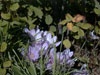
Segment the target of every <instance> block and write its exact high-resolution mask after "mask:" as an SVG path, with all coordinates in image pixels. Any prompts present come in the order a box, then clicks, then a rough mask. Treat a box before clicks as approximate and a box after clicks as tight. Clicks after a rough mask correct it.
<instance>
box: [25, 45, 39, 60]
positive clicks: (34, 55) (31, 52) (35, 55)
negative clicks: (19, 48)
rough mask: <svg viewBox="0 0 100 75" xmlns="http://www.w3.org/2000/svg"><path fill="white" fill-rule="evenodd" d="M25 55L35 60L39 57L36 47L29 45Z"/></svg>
mask: <svg viewBox="0 0 100 75" xmlns="http://www.w3.org/2000/svg"><path fill="white" fill-rule="evenodd" d="M27 55H28V58H29V59H30V60H31V61H37V60H38V59H39V50H38V49H37V48H36V47H32V46H29V49H28V54H27Z"/></svg>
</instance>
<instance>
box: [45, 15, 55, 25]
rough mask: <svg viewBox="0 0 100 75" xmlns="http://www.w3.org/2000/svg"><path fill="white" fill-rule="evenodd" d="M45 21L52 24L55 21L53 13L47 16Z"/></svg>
mask: <svg viewBox="0 0 100 75" xmlns="http://www.w3.org/2000/svg"><path fill="white" fill-rule="evenodd" d="M45 22H46V24H47V25H50V24H51V23H52V22H53V18H52V17H51V15H46V16H45Z"/></svg>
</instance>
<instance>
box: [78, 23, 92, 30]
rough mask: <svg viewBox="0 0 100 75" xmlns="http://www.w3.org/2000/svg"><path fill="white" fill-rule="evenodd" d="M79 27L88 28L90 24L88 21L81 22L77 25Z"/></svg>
mask: <svg viewBox="0 0 100 75" xmlns="http://www.w3.org/2000/svg"><path fill="white" fill-rule="evenodd" d="M79 27H81V28H82V29H89V28H91V24H89V23H81V24H80V25H79Z"/></svg>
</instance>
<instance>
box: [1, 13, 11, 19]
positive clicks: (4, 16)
mask: <svg viewBox="0 0 100 75" xmlns="http://www.w3.org/2000/svg"><path fill="white" fill-rule="evenodd" d="M1 17H2V18H3V19H6V20H8V19H10V17H11V14H10V13H3V12H2V13H1Z"/></svg>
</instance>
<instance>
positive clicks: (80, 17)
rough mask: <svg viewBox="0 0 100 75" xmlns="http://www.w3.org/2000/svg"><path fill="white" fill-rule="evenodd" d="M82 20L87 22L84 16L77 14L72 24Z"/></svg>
mask: <svg viewBox="0 0 100 75" xmlns="http://www.w3.org/2000/svg"><path fill="white" fill-rule="evenodd" d="M82 20H85V16H82V15H80V14H77V15H76V16H75V17H74V18H73V19H72V22H80V21H82Z"/></svg>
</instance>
